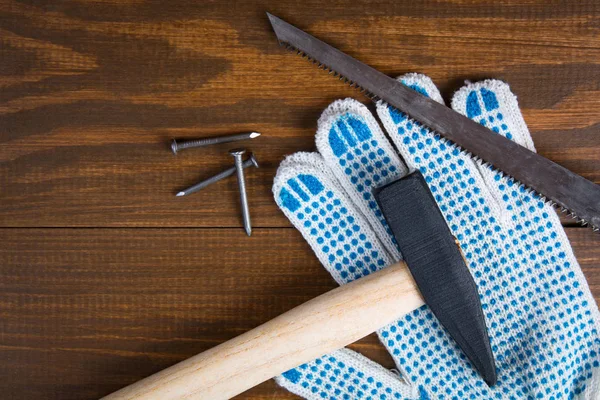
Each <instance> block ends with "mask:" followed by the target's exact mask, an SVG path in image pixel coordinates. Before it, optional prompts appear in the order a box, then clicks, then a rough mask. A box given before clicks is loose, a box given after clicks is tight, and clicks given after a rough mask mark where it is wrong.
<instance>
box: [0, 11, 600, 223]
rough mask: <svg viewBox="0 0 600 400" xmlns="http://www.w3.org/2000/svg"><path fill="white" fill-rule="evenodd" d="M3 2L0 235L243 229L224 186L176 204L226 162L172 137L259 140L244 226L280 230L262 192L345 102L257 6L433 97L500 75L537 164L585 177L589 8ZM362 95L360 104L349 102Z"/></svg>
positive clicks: (591, 129)
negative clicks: (420, 81) (333, 106)
mask: <svg viewBox="0 0 600 400" xmlns="http://www.w3.org/2000/svg"><path fill="white" fill-rule="evenodd" d="M323 6H324V4H323V3H322V2H321V1H315V0H310V1H307V2H304V3H303V6H302V7H297V3H296V2H291V1H281V0H277V1H275V0H269V1H266V2H260V3H255V2H245V3H240V2H234V3H230V2H202V1H198V2H195V1H194V2H190V1H186V0H173V1H169V2H167V3H165V2H161V1H156V0H152V1H145V2H138V1H125V2H121V1H116V0H115V1H102V2H86V4H85V5H84V4H83V3H81V2H79V1H75V0H60V1H14V0H0V35H1V37H2V40H1V41H0V55H1V58H2V63H1V64H2V65H0V143H2V146H1V147H0V187H1V188H2V190H1V191H0V225H1V226H12V227H35V226H44V227H56V226H61V227H69V226H80V227H100V226H103V227H106V226H112V227H136V226H142V227H144V226H146V227H148V226H153V227H161V226H172V227H178V226H187V227H212V226H224V227H234V226H240V217H239V212H238V203H237V193H236V186H235V181H233V180H229V181H227V182H222V183H220V184H217V185H215V186H214V187H211V188H209V189H206V190H205V191H204V192H203V193H199V194H197V195H195V196H193V197H190V198H189V199H175V198H174V197H173V194H174V193H176V192H177V191H178V190H179V189H181V188H182V187H186V186H187V185H190V184H192V183H195V182H196V181H197V180H199V179H201V178H204V177H207V176H210V175H212V174H214V173H216V172H218V171H220V170H222V169H224V168H226V167H228V166H229V165H230V164H231V161H232V160H231V158H230V156H228V155H227V154H226V150H227V149H228V148H230V147H231V146H230V145H222V146H215V147H212V148H207V149H202V150H197V151H188V152H183V153H181V154H180V155H179V156H177V157H174V156H173V155H172V154H170V152H169V150H168V141H169V139H170V138H171V137H197V136H210V135H218V134H223V133H227V132H241V131H247V130H257V131H261V132H263V133H264V136H263V137H261V138H259V139H257V140H255V141H252V142H248V143H244V145H245V146H248V147H249V148H250V149H252V150H254V151H255V152H256V153H257V156H258V159H259V160H260V161H261V162H262V164H263V166H264V168H262V169H261V170H258V171H253V172H252V173H250V174H249V182H248V183H249V185H248V186H249V188H250V189H249V190H250V193H249V196H250V202H251V205H252V211H253V217H254V218H253V220H254V223H255V225H256V226H259V227H274V226H289V225H288V223H287V221H286V220H285V219H284V218H283V217H282V215H281V213H279V212H278V210H277V209H276V207H275V205H274V202H273V201H272V199H271V192H270V186H271V183H272V178H273V176H274V174H275V170H276V167H277V165H278V164H279V162H280V161H281V159H282V158H283V156H284V155H285V154H289V153H292V152H295V151H299V150H311V149H312V148H313V134H314V131H315V127H316V120H317V118H318V116H319V114H320V112H321V111H322V110H323V108H324V107H326V106H327V104H328V103H329V102H331V101H333V100H334V99H337V98H341V97H347V96H355V97H359V98H360V96H358V94H357V93H356V92H355V91H353V90H352V89H350V88H348V87H346V86H344V85H343V84H341V83H339V82H337V81H336V80H334V79H331V78H329V77H327V76H326V74H324V73H323V72H322V71H319V70H317V69H316V68H313V67H311V66H310V65H307V63H306V62H305V61H303V60H302V59H300V58H299V57H293V56H292V55H290V54H288V53H286V52H284V51H283V50H282V49H280V48H279V47H278V46H277V43H276V40H275V38H274V36H273V34H272V32H271V30H270V27H269V25H268V22H267V19H266V16H265V14H264V12H265V11H267V10H268V11H271V12H273V13H275V14H278V15H280V16H282V17H284V18H286V19H288V20H290V21H291V22H294V23H296V24H298V25H299V26H301V27H303V28H305V29H307V30H309V31H310V32H311V33H314V34H315V35H317V36H319V37H321V38H323V39H325V40H328V41H330V42H331V43H333V44H335V45H338V46H339V47H340V48H341V49H343V50H345V51H347V52H348V53H350V54H351V55H353V56H356V57H358V58H360V59H361V60H363V61H365V62H367V63H370V64H372V65H373V66H375V67H377V68H379V69H381V70H382V71H384V72H386V73H388V74H390V75H398V74H402V73H405V72H412V71H419V72H424V73H427V74H429V75H430V76H432V78H433V79H434V80H435V81H436V82H437V83H438V84H439V85H440V87H441V88H442V91H443V93H444V94H445V95H446V97H449V96H450V95H451V93H452V92H453V90H455V89H457V88H458V87H459V85H460V84H461V83H462V82H463V80H464V79H471V80H476V79H481V78H488V77H497V78H501V79H505V80H506V81H508V82H509V83H510V84H511V85H512V87H513V89H514V91H515V92H516V93H517V94H518V95H519V98H520V101H521V104H522V106H523V107H524V114H525V118H526V120H527V122H528V123H529V125H530V127H531V129H532V131H533V132H534V139H535V142H536V144H537V146H538V149H539V151H540V152H541V153H542V154H544V155H545V156H548V157H549V158H551V159H553V160H554V161H557V162H559V163H561V164H563V165H565V166H566V167H567V168H570V169H572V170H574V171H575V172H577V173H580V174H582V175H584V176H585V177H587V178H589V179H591V180H594V181H595V182H600V168H598V154H599V153H600V135H598V134H597V131H598V129H599V128H598V127H599V126H600V125H599V124H600V111H599V110H600V78H599V77H600V73H599V72H600V13H599V12H598V11H600V3H598V2H595V1H584V2H561V3H560V4H555V3H554V2H531V1H529V0H522V1H517V2H509V1H505V2H495V1H494V2H492V1H490V2H488V3H484V2H467V1H447V2H445V1H441V2H440V1H424V2H410V1H401V2H386V3H381V2H378V3H372V2H365V1H353V2H342V1H331V2H328V3H327V6H326V9H323ZM363 100H364V99H363Z"/></svg>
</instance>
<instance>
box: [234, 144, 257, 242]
mask: <svg viewBox="0 0 600 400" xmlns="http://www.w3.org/2000/svg"><path fill="white" fill-rule="evenodd" d="M245 152H246V149H233V150H230V151H229V154H231V155H232V156H233V158H234V159H235V169H236V172H237V178H238V187H239V190H240V203H241V205H242V218H243V219H244V229H245V230H246V234H247V235H248V236H250V235H252V224H251V222H250V210H249V208H248V196H247V195H246V182H245V180H244V167H243V166H242V155H243V154H244V153H245Z"/></svg>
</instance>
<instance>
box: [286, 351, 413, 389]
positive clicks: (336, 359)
mask: <svg viewBox="0 0 600 400" xmlns="http://www.w3.org/2000/svg"><path fill="white" fill-rule="evenodd" d="M275 381H276V382H277V383H278V384H279V385H280V386H283V387H284V388H286V389H287V390H289V391H290V392H292V393H294V394H296V395H298V396H301V397H304V398H305V399H311V400H313V399H314V400H322V399H357V398H369V397H370V398H373V399H415V400H416V399H419V398H420V396H419V395H418V393H417V392H416V391H415V389H414V388H411V387H410V386H409V385H408V384H407V383H406V382H404V381H403V380H402V379H401V378H400V377H398V376H397V375H395V374H394V373H392V372H391V371H388V370H387V369H385V368H383V367H382V366H381V365H379V364H377V363H375V362H373V361H371V360H369V359H368V358H366V357H364V356H362V355H361V354H359V353H356V352H354V351H352V350H350V349H340V350H337V351H334V352H332V353H330V354H328V355H325V356H323V357H320V358H317V359H316V360H313V361H311V362H309V363H306V364H302V365H300V366H299V367H297V368H293V369H291V370H289V371H287V372H284V373H283V374H282V375H280V376H278V377H276V378H275Z"/></svg>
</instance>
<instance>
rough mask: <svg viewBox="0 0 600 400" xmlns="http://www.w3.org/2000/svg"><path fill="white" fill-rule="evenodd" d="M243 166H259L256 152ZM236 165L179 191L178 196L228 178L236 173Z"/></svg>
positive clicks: (194, 191)
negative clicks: (255, 155)
mask: <svg viewBox="0 0 600 400" xmlns="http://www.w3.org/2000/svg"><path fill="white" fill-rule="evenodd" d="M242 167H244V168H248V167H256V168H258V161H256V158H255V157H254V154H250V157H249V158H248V159H247V160H246V161H244V163H243V164H242ZM235 171H236V169H235V166H233V167H231V168H228V169H226V170H225V171H223V172H220V173H218V174H217V175H215V176H213V177H210V178H208V179H205V180H203V181H202V182H200V183H197V184H195V185H194V186H190V187H189V188H187V189H184V190H182V191H181V192H179V193H177V194H176V196H177V197H181V196H187V195H190V194H192V193H196V192H197V191H199V190H201V189H204V188H205V187H207V186H209V185H212V184H213V183H215V182H218V181H220V180H222V179H225V178H227V177H228V176H231V175H233V174H235Z"/></svg>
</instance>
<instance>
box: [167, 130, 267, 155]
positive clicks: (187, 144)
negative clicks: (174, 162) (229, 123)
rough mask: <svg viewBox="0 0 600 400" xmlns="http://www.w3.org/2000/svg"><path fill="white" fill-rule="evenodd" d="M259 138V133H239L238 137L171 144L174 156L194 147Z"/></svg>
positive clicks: (222, 137) (227, 136) (220, 137)
mask: <svg viewBox="0 0 600 400" xmlns="http://www.w3.org/2000/svg"><path fill="white" fill-rule="evenodd" d="M259 136H260V133H258V132H247V133H238V134H236V135H226V136H217V137H211V138H204V139H197V140H186V141H183V142H178V141H177V140H175V139H173V142H172V143H171V150H173V154H177V152H178V151H180V150H183V149H189V148H192V147H204V146H210V145H211V144H218V143H228V142H236V141H238V140H246V139H254V138H256V137H259Z"/></svg>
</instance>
